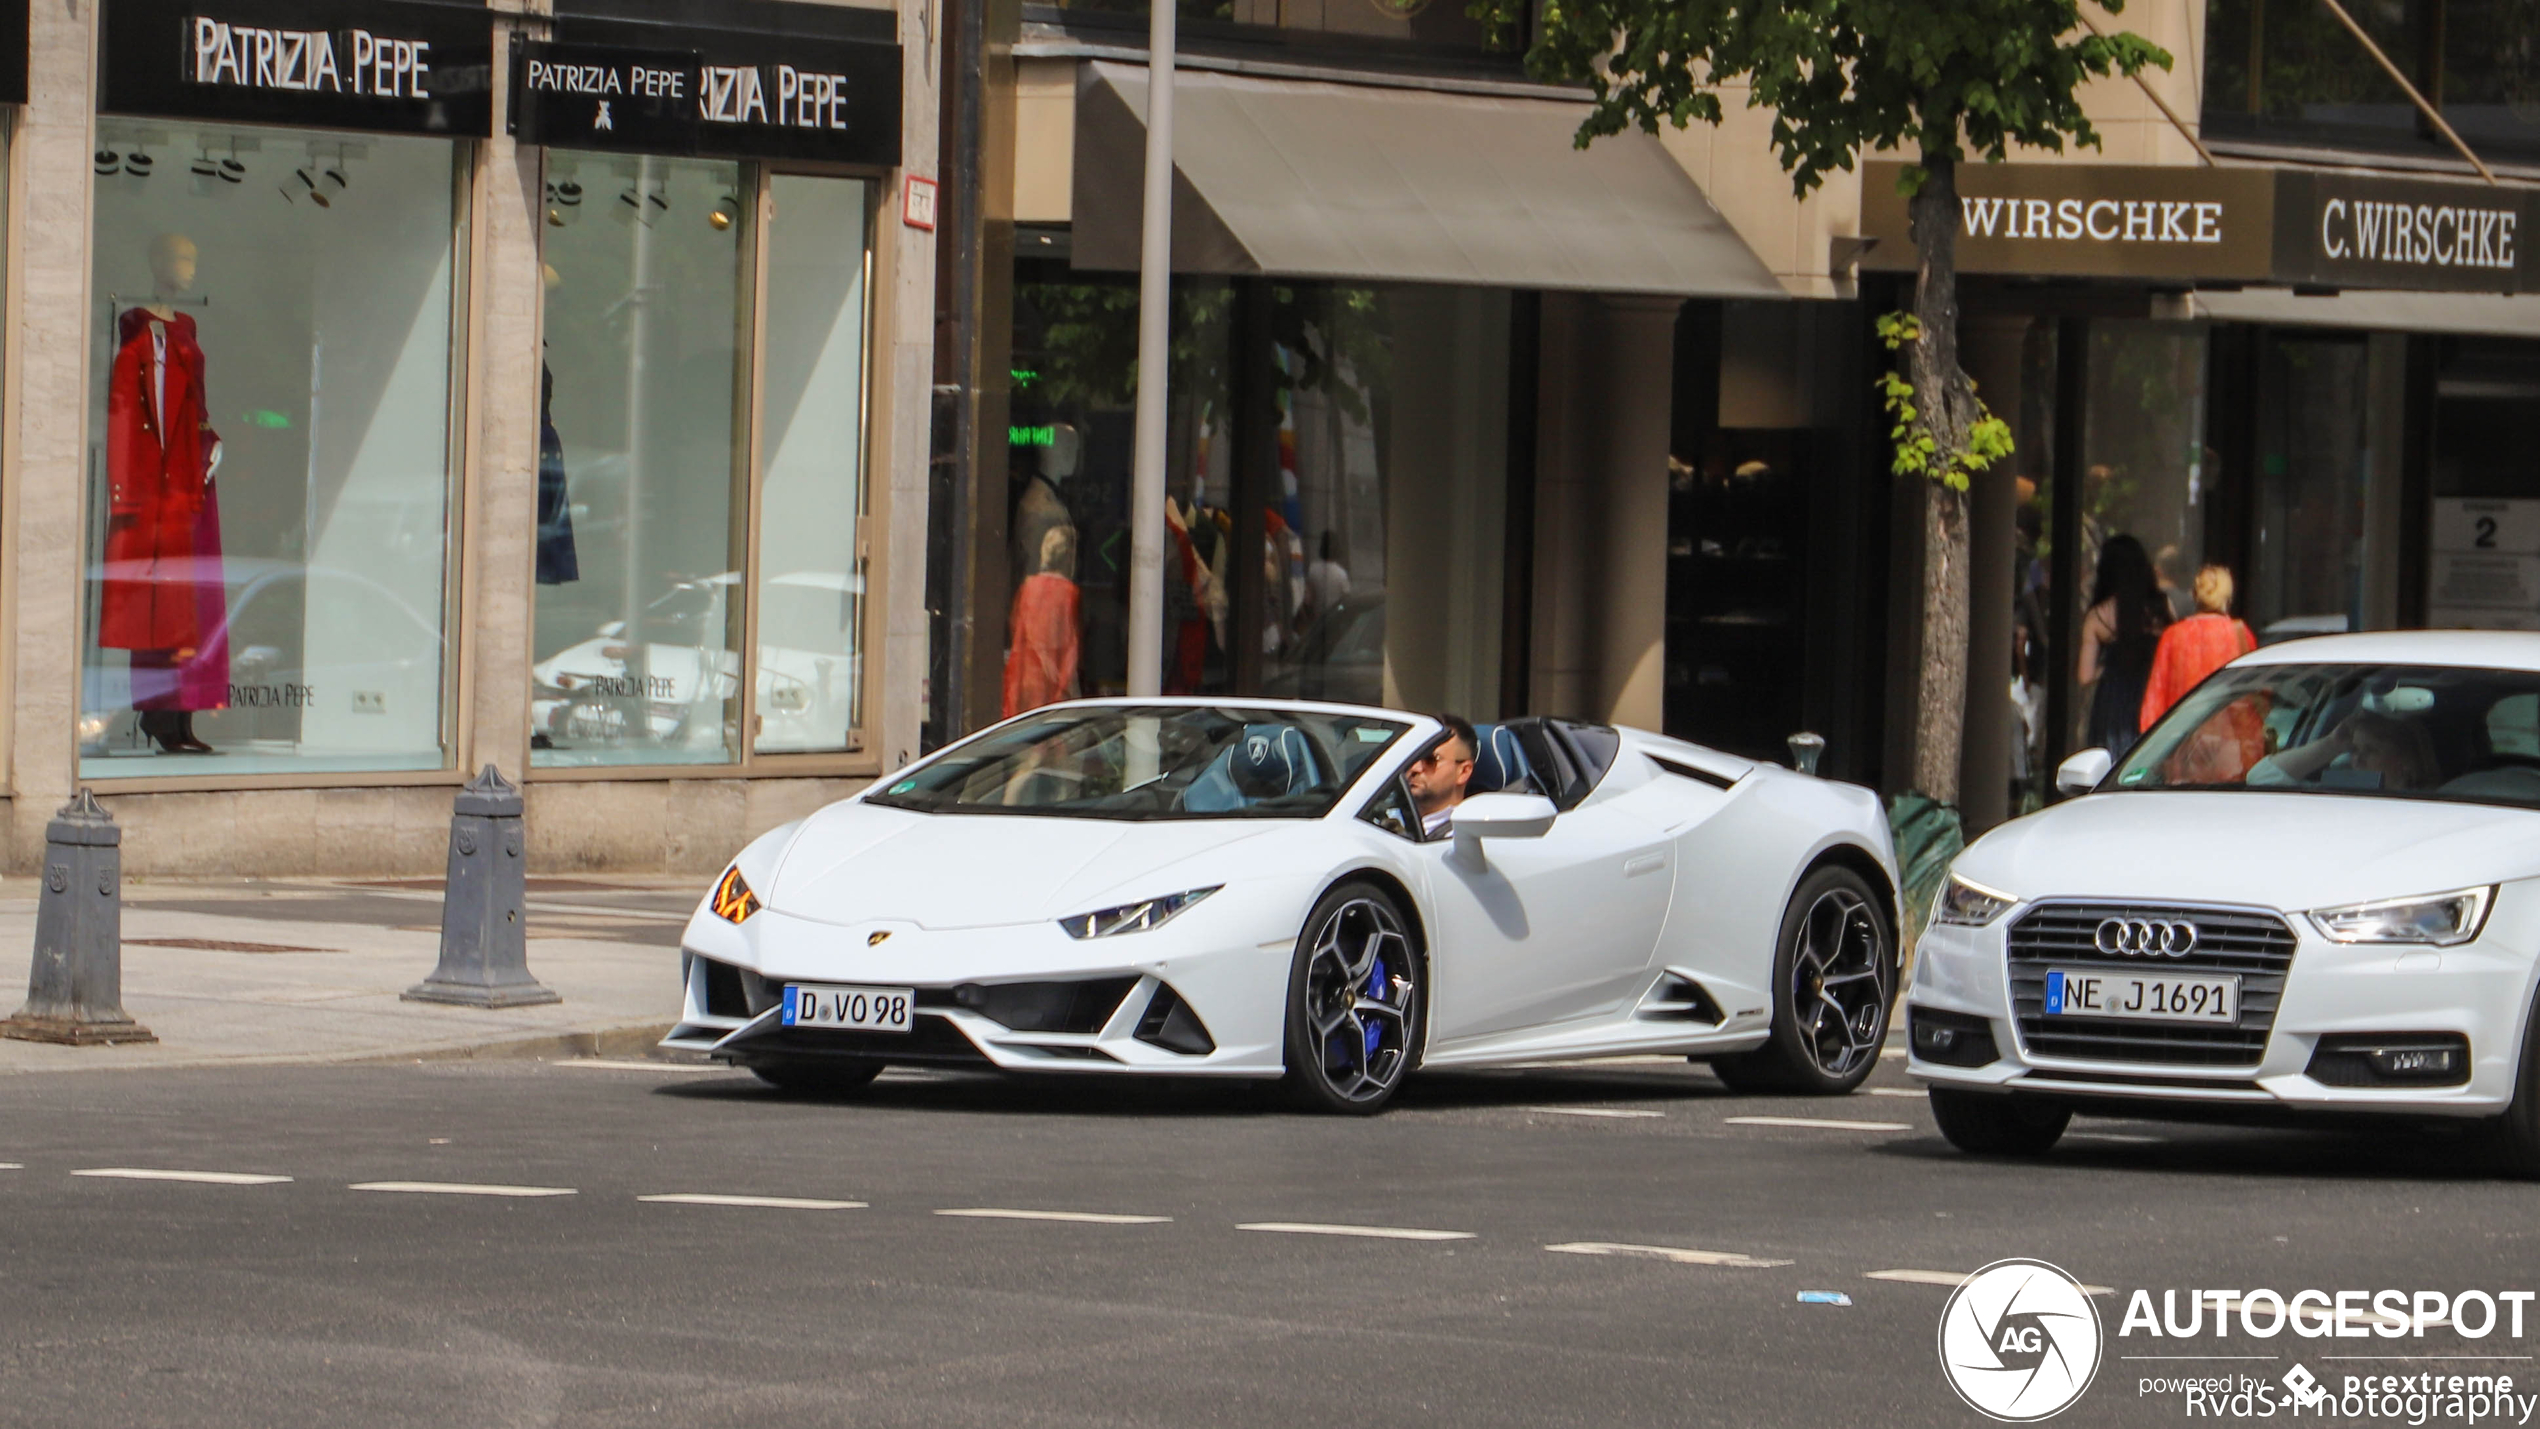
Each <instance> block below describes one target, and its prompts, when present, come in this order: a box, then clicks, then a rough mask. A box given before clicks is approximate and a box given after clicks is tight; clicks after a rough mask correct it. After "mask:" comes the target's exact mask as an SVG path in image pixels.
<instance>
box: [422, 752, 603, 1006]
mask: <svg viewBox="0 0 2540 1429" xmlns="http://www.w3.org/2000/svg"><path fill="white" fill-rule="evenodd" d="M521 809H522V800H521V797H520V786H519V785H517V784H514V783H512V782H510V781H509V780H506V779H505V778H503V775H502V771H500V770H498V769H496V768H495V767H494V766H493V765H491V764H488V765H486V766H485V772H484V773H482V774H479V775H477V776H476V777H475V778H474V779H471V780H469V781H468V784H467V787H466V788H464V789H461V790H460V791H459V798H458V804H457V806H456V807H455V808H454V809H453V810H452V811H451V814H450V877H449V881H448V882H447V883H446V884H445V885H444V886H443V888H442V891H441V965H440V966H439V967H436V968H434V969H433V970H432V976H430V977H428V978H425V979H424V980H423V981H421V982H419V983H416V984H415V985H414V986H413V987H410V988H407V989H406V999H407V1000H408V1001H410V1002H454V1003H457V1004H459V1005H460V1006H462V1007H534V1006H537V1005H538V1004H540V1003H545V1002H562V1001H563V1000H564V999H563V998H562V997H560V996H558V995H557V994H556V992H555V990H554V989H552V988H549V987H547V986H545V985H544V984H542V983H540V982H539V981H538V979H536V978H534V977H531V976H530V975H529V928H528V925H527V923H526V922H525V921H524V919H525V917H526V912H525V910H524V909H523V908H522V907H521V904H522V902H523V900H525V899H526V898H527V896H528V892H529V885H528V879H527V876H526V872H525V870H526V865H527V860H526V858H525V857H524V855H525V853H526V851H527V836H526V834H525V832H524V830H523V826H522V823H521Z"/></svg>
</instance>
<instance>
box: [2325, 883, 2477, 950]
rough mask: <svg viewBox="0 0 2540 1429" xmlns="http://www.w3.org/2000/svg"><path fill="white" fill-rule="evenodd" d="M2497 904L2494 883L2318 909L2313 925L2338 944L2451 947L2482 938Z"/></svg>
mask: <svg viewBox="0 0 2540 1429" xmlns="http://www.w3.org/2000/svg"><path fill="white" fill-rule="evenodd" d="M2495 901H2496V888H2495V885H2493V884H2490V885H2488V886H2487V887H2485V888H2464V889H2462V890H2460V891H2459V892H2457V893H2436V894H2431V895H2428V896H2426V897H2423V898H2385V899H2382V900H2381V901H2380V902H2378V903H2350V904H2348V905H2346V906H2345V907H2343V908H2317V909H2313V910H2312V912H2311V926H2312V927H2315V928H2317V929H2319V930H2320V934H2321V936H2323V937H2325V938H2327V939H2328V940H2329V941H2331V942H2336V943H2425V944H2430V945H2432V946H2434V947H2438V948H2448V947H2450V946H2451V945H2453V944H2454V943H2466V942H2468V941H2469V940H2470V939H2472V938H2475V937H2477V936H2478V930H2479V929H2480V928H2482V927H2485V926H2486V924H2487V909H2488V906H2489V905H2490V904H2492V903H2494V902H2495Z"/></svg>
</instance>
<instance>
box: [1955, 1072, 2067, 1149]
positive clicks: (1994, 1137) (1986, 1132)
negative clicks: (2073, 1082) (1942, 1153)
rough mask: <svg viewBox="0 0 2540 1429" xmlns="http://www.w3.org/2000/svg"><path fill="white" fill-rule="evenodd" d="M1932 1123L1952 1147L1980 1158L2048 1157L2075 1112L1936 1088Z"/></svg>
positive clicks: (1990, 1094) (1994, 1094)
mask: <svg viewBox="0 0 2540 1429" xmlns="http://www.w3.org/2000/svg"><path fill="white" fill-rule="evenodd" d="M1931 1119H1932V1120H1934V1121H1936V1122H1939V1123H1940V1134H1941V1135H1943V1136H1945V1137H1948V1138H1949V1144H1950V1145H1952V1146H1955V1147H1957V1148H1958V1149H1959V1150H1961V1151H1964V1152H1968V1153H1970V1154H1972V1155H1976V1156H2043V1155H2045V1154H2046V1153H2047V1152H2048V1151H2050V1150H2052V1149H2054V1145H2055V1143H2056V1142H2057V1141H2060V1140H2062V1139H2063V1135H2064V1128H2065V1127H2066V1126H2068V1125H2070V1124H2071V1122H2072V1119H2073V1112H2072V1108H2070V1107H2065V1106H2057V1105H2055V1104H2054V1103H2052V1102H2041V1101H2035V1100H2031V1099H2029V1098H2026V1097H2014V1096H2004V1095H2002V1094H2000V1093H1998V1092H1962V1091H1960V1090H1958V1089H1957V1088H1955V1087H1934V1088H1932V1089H1931Z"/></svg>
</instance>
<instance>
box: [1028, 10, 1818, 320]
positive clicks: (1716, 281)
mask: <svg viewBox="0 0 2540 1429" xmlns="http://www.w3.org/2000/svg"><path fill="white" fill-rule="evenodd" d="M1146 88H1147V86H1146V70H1145V69H1144V68H1143V67H1140V66H1136V65H1120V64H1112V63H1108V62H1104V61H1099V60H1096V61H1088V62H1087V63H1086V64H1085V65H1084V66H1083V68H1082V70H1081V71H1080V74H1079V78H1078V82H1077V92H1076V174H1075V196H1074V213H1075V236H1074V245H1075V246H1074V253H1075V264H1076V266H1077V267H1080V268H1098V269H1114V270H1117V269H1133V268H1135V267H1136V266H1137V263H1138V225H1139V215H1140V210H1141V209H1142V207H1143V206H1144V199H1143V197H1142V189H1141V184H1142V182H1143V173H1144V167H1145V149H1146ZM1587 109H1588V106H1587V105H1586V104H1585V103H1583V102H1582V103H1570V102H1567V101H1562V100H1554V99H1534V98H1520V97H1514V96H1505V95H1489V94H1466V93H1449V92H1441V91H1436V90H1421V89H1385V88H1378V87H1375V86H1371V85H1357V84H1328V83H1320V82H1314V81H1306V80H1281V79H1256V78H1252V77H1249V76H1243V75H1231V74H1220V73H1214V72H1209V71H1201V70H1183V71H1181V72H1180V73H1179V74H1178V75H1177V77H1176V80H1175V85H1174V110H1173V116H1174V117H1173V148H1174V168H1175V170H1176V176H1175V183H1174V199H1173V230H1174V231H1173V267H1174V268H1175V270H1176V271H1179V272H1197V273H1225V274H1251V273H1261V274H1273V275H1277V276H1282V277H1296V278H1334V279H1357V280H1371V281H1396V282H1416V283H1457V284H1465V285H1471V286H1480V287H1506V288H1562V289H1575V290H1586V291H1595V292H1615V293H1658V294H1671V295H1676V294H1680V295H1684V296H1704V297H1739V298H1748V297H1751V298H1778V297H1782V296H1784V293H1783V290H1782V287H1781V285H1780V284H1779V283H1778V282H1776V281H1775V280H1774V278H1773V275H1772V273H1771V272H1770V271H1769V270H1767V269H1766V268H1765V266H1764V264H1763V262H1762V260H1760V259H1758V258H1757V257H1756V256H1755V254H1754V252H1753V250H1751V249H1749V248H1748V247H1747V246H1746V242H1745V240H1744V239H1742V238H1740V237H1739V236H1738V235H1737V232H1736V230H1734V229H1732V228H1731V227H1730V226H1729V224H1728V221H1727V220H1726V219H1724V218H1722V217H1721V216H1720V213H1719V211H1718V210H1717V209H1715V208H1713V207H1712V206H1711V203H1710V201H1709V200H1708V199H1706V198H1704V197H1703V195H1702V190H1701V189H1700V188H1699V187H1698V186H1696V185H1695V183H1694V181H1693V179H1692V178H1691V176H1689V175H1688V174H1686V173H1685V171H1684V169H1683V168H1682V167H1680V166H1679V165H1677V163H1676V162H1675V161H1674V160H1673V159H1671V158H1669V157H1668V156H1667V152H1666V150H1665V149H1663V148H1661V147H1660V145H1659V143H1658V141H1657V140H1656V139H1654V138H1652V137H1650V136H1649V135H1646V134H1642V133H1639V132H1637V131H1634V132H1629V133H1624V134H1618V135H1615V136H1614V137H1612V138H1610V139H1599V140H1597V141H1596V142H1595V143H1594V144H1592V145H1590V146H1589V147H1588V148H1586V149H1585V150H1581V149H1578V148H1575V147H1573V146H1572V144H1571V135H1572V134H1573V133H1574V132H1576V130H1577V129H1578V126H1579V121H1580V119H1581V118H1583V117H1584V116H1585V115H1586V113H1587Z"/></svg>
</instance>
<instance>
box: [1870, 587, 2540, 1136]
mask: <svg viewBox="0 0 2540 1429" xmlns="http://www.w3.org/2000/svg"><path fill="white" fill-rule="evenodd" d="M2057 782H2058V784H2059V785H2062V786H2063V787H2064V788H2065V789H2066V790H2067V791H2068V792H2075V793H2082V794H2083V795H2084V797H2081V798H2076V799H2071V800H2068V801H2066V802H2064V803H2061V804H2058V805H2056V806H2055V807H2053V808H2050V809H2047V810H2046V811H2044V812H2042V813H2039V814H2035V815H2032V816H2030V817H2028V818H2024V819H2019V820H2015V821H2013V822H2011V823H2009V824H2006V825H2004V826H2002V827H2001V828H1998V829H1996V830H1994V831H1993V832H1991V833H1989V834H1987V835H1985V836H1984V837H1983V838H1981V839H1979V840H1977V841H1976V842H1975V843H1974V844H1973V845H1972V846H1970V847H1969V848H1968V849H1967V850H1966V852H1965V853H1963V854H1961V855H1960V856H1959V858H1958V860H1957V862H1956V863H1955V864H1954V865H1953V866H1952V868H1951V871H1950V876H1949V880H1948V883H1947V885H1946V886H1945V888H1944V889H1943V890H1942V892H1941V895H1940V897H1939V899H1938V902H1937V905H1936V906H1935V908H1934V909H1933V915H1932V920H1931V924H1930V927H1929V928H1928V930H1927V931H1926V932H1925V933H1924V934H1923V936H1922V940H1921V942H1920V944H1919V946H1918V956H1917V959H1916V963H1915V967H1914V971H1913V976H1912V979H1911V984H1910V986H1909V989H1908V991H1907V995H1906V1020H1907V1026H1908V1029H1909V1033H1910V1040H1911V1043H1912V1048H1913V1050H1912V1060H1911V1062H1910V1064H1909V1067H1910V1070H1911V1071H1912V1073H1913V1074H1914V1075H1915V1076H1917V1077H1919V1078H1921V1079H1922V1080H1924V1081H1925V1082H1927V1083H1928V1084H1929V1086H1930V1089H1931V1103H1932V1111H1933V1114H1934V1117H1935V1118H1936V1119H1937V1120H1938V1122H1939V1124H1940V1128H1941V1131H1942V1132H1943V1134H1945V1135H1946V1136H1947V1137H1948V1138H1949V1140H1950V1141H1952V1142H1953V1143H1955V1144H1956V1145H1958V1146H1959V1147H1960V1148H1962V1149H1964V1150H1968V1151H1977V1152H1991V1153H2006V1154H2035V1153H2038V1152H2042V1151H2044V1150H2046V1149H2047V1148H2048V1147H2050V1146H2052V1145H2053V1144H2054V1143H2055V1141H2056V1139H2057V1138H2058V1137H2060V1136H2061V1135H2062V1134H2063V1132H2064V1128H2065V1125H2066V1123H2067V1122H2068V1121H2069V1119H2070V1118H2071V1116H2072V1115H2073V1113H2074V1112H2076V1111H2081V1112H2089V1113H2096V1114H2101V1115H2116V1116H2135V1117H2162V1116H2169V1117H2178V1118H2200V1119H2206V1118H2210V1119H2223V1120H2232V1119H2247V1120H2255V1121H2275V1120H2280V1119H2287V1118H2299V1117H2302V1116H2305V1115H2314V1116H2316V1115H2319V1114H2339V1115H2352V1114H2355V1113H2368V1114H2376V1113H2377V1114H2382V1115H2387V1116H2397V1117H2414V1118H2430V1117H2448V1118H2458V1119H2464V1120H2483V1121H2484V1122H2485V1123H2486V1124H2487V1129H2488V1130H2489V1131H2490V1132H2491V1133H2492V1139H2493V1141H2494V1143H2495V1144H2496V1146H2497V1148H2498V1150H2499V1151H2500V1152H2501V1154H2502V1157H2503V1159H2504V1160H2505V1161H2506V1163H2507V1164H2508V1165H2509V1166H2510V1167H2511V1168H2512V1169H2513V1170H2515V1171H2516V1172H2517V1173H2519V1174H2523V1175H2540V1055H2535V1048H2534V1046H2533V1019H2532V1010H2533V999H2534V992H2535V972H2536V971H2540V959H2536V958H2535V954H2540V635H2534V634H2519V633H2506V632H2486V631H2479V632H2469V631H2458V632H2454V631H2443V632H2410V633H2395V634H2380V635H2348V636H2330V637H2325V638H2320V639H2311V640H2300V641H2293V642H2289V643H2286V644H2283V645H2276V646H2270V647H2268V648H2266V649H2263V650H2260V651H2258V652H2257V653H2255V654H2252V655H2248V656H2244V657H2242V658H2241V659H2239V660H2237V661H2235V662H2233V663H2232V664H2231V665H2229V666H2227V667H2225V668H2224V669H2223V670H2221V671H2219V672H2217V673H2216V674H2215V675H2214V676H2213V677H2212V678H2211V679H2209V680H2207V681H2206V682H2205V683H2203V684H2201V685H2199V686H2197V688H2196V689H2195V690H2194V691H2193V692H2191V693H2190V694H2189V695H2188V696H2187V697H2186V698H2185V699H2184V700H2182V701H2181V702H2180V703H2179V704H2178V706H2177V707H2176V708H2174V709H2172V710H2171V711H2170V713H2169V714H2168V715H2167V716H2165V717H2164V718H2163V719H2162V720H2161V721H2160V723H2158V724H2157V725H2155V726H2154V727H2153V728H2152V729H2151V730H2150V732H2148V733H2147V734H2145V735H2144V737H2143V739H2142V740H2141V741H2140V742H2139V743H2137V744H2136V745H2135V746H2134V748H2133V749H2132V750H2130V751H2128V752H2127V753H2126V754H2125V756H2124V757H2123V758H2122V759H2119V760H2115V761H2111V759H2110V758H2109V756H2108V753H2107V751H2105V750H2087V751H2084V752H2083V753H2080V754H2077V755H2075V756H2073V758H2072V759H2071V760H2069V761H2067V762H2066V764H2065V765H2064V767H2063V769H2062V770H2060V771H2059V772H2058V775H2057Z"/></svg>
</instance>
